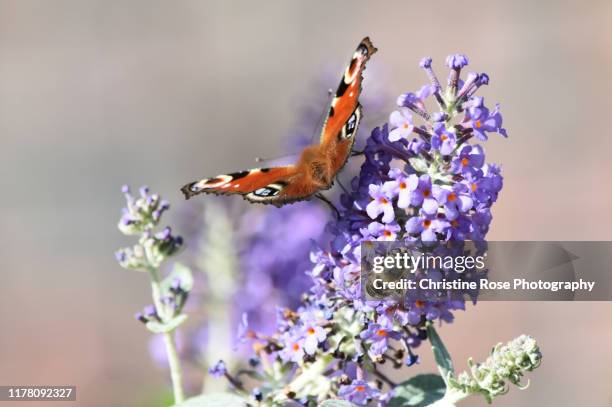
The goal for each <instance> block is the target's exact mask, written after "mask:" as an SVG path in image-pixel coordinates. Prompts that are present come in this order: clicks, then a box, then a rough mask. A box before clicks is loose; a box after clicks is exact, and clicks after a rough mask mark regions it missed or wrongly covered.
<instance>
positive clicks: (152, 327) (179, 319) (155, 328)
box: [146, 314, 187, 334]
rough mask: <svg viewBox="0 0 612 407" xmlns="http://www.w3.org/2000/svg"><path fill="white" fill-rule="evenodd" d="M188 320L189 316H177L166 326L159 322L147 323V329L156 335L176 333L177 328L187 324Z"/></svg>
mask: <svg viewBox="0 0 612 407" xmlns="http://www.w3.org/2000/svg"><path fill="white" fill-rule="evenodd" d="M186 319H187V314H181V315H177V316H176V317H174V318H172V319H171V320H170V321H169V322H168V323H166V324H164V323H162V322H158V321H149V322H147V324H146V325H147V329H148V330H149V331H151V332H153V333H154V334H163V333H165V332H172V331H174V330H175V329H176V328H178V326H179V325H180V324H182V323H183V322H185V320H186Z"/></svg>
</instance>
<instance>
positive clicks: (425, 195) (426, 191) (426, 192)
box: [423, 189, 431, 198]
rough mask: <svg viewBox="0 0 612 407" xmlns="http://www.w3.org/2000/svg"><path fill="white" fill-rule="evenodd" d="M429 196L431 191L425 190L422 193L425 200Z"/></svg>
mask: <svg viewBox="0 0 612 407" xmlns="http://www.w3.org/2000/svg"><path fill="white" fill-rule="evenodd" d="M429 195H431V191H430V190H429V189H426V190H425V191H423V196H424V197H425V198H427V197H428V196H429Z"/></svg>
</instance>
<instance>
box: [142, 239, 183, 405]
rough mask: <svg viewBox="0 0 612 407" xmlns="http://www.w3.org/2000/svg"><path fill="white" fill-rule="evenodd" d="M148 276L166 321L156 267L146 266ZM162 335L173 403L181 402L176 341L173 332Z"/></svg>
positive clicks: (155, 299)
mask: <svg viewBox="0 0 612 407" xmlns="http://www.w3.org/2000/svg"><path fill="white" fill-rule="evenodd" d="M146 253H147V256H148V255H149V253H148V249H146ZM148 271H149V276H150V277H151V294H152V297H153V304H155V309H156V310H157V312H158V314H159V317H160V318H161V320H162V321H163V322H167V319H168V317H167V315H166V308H165V307H164V306H163V304H162V301H161V276H160V274H159V270H158V269H157V268H156V267H153V266H150V267H148ZM162 335H163V337H164V344H165V345H166V354H167V356H168V365H169V367H170V378H171V379H172V391H173V392H174V404H178V403H181V402H182V401H183V400H185V394H184V393H183V374H182V371H181V361H180V359H179V356H178V352H177V351H176V343H175V341H174V333H173V332H165V333H163V334H162Z"/></svg>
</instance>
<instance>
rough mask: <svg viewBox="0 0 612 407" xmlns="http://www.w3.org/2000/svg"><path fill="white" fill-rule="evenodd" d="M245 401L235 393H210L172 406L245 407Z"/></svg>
mask: <svg viewBox="0 0 612 407" xmlns="http://www.w3.org/2000/svg"><path fill="white" fill-rule="evenodd" d="M245 406H248V404H247V402H246V401H245V400H244V399H243V398H242V397H239V396H236V395H235V394H229V393H212V394H203V395H201V396H196V397H192V398H189V399H187V400H185V401H183V402H182V403H179V404H176V405H175V406H174V407H245Z"/></svg>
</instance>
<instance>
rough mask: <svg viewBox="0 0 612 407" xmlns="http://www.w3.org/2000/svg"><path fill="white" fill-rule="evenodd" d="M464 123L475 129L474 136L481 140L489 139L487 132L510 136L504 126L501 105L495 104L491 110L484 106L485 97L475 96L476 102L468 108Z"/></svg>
mask: <svg viewBox="0 0 612 407" xmlns="http://www.w3.org/2000/svg"><path fill="white" fill-rule="evenodd" d="M462 124H463V125H464V126H466V127H468V128H471V129H473V131H474V136H476V138H477V139H478V140H480V141H486V140H487V139H488V136H487V132H489V133H490V132H495V133H499V134H501V135H502V136H504V137H508V133H507V131H506V129H504V128H503V127H502V116H501V113H500V111H499V105H495V109H494V110H493V112H491V111H490V110H489V109H488V108H487V107H486V106H484V102H483V98H474V103H472V104H471V106H470V107H469V109H468V110H467V112H466V114H465V119H464V121H463V123H462Z"/></svg>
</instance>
